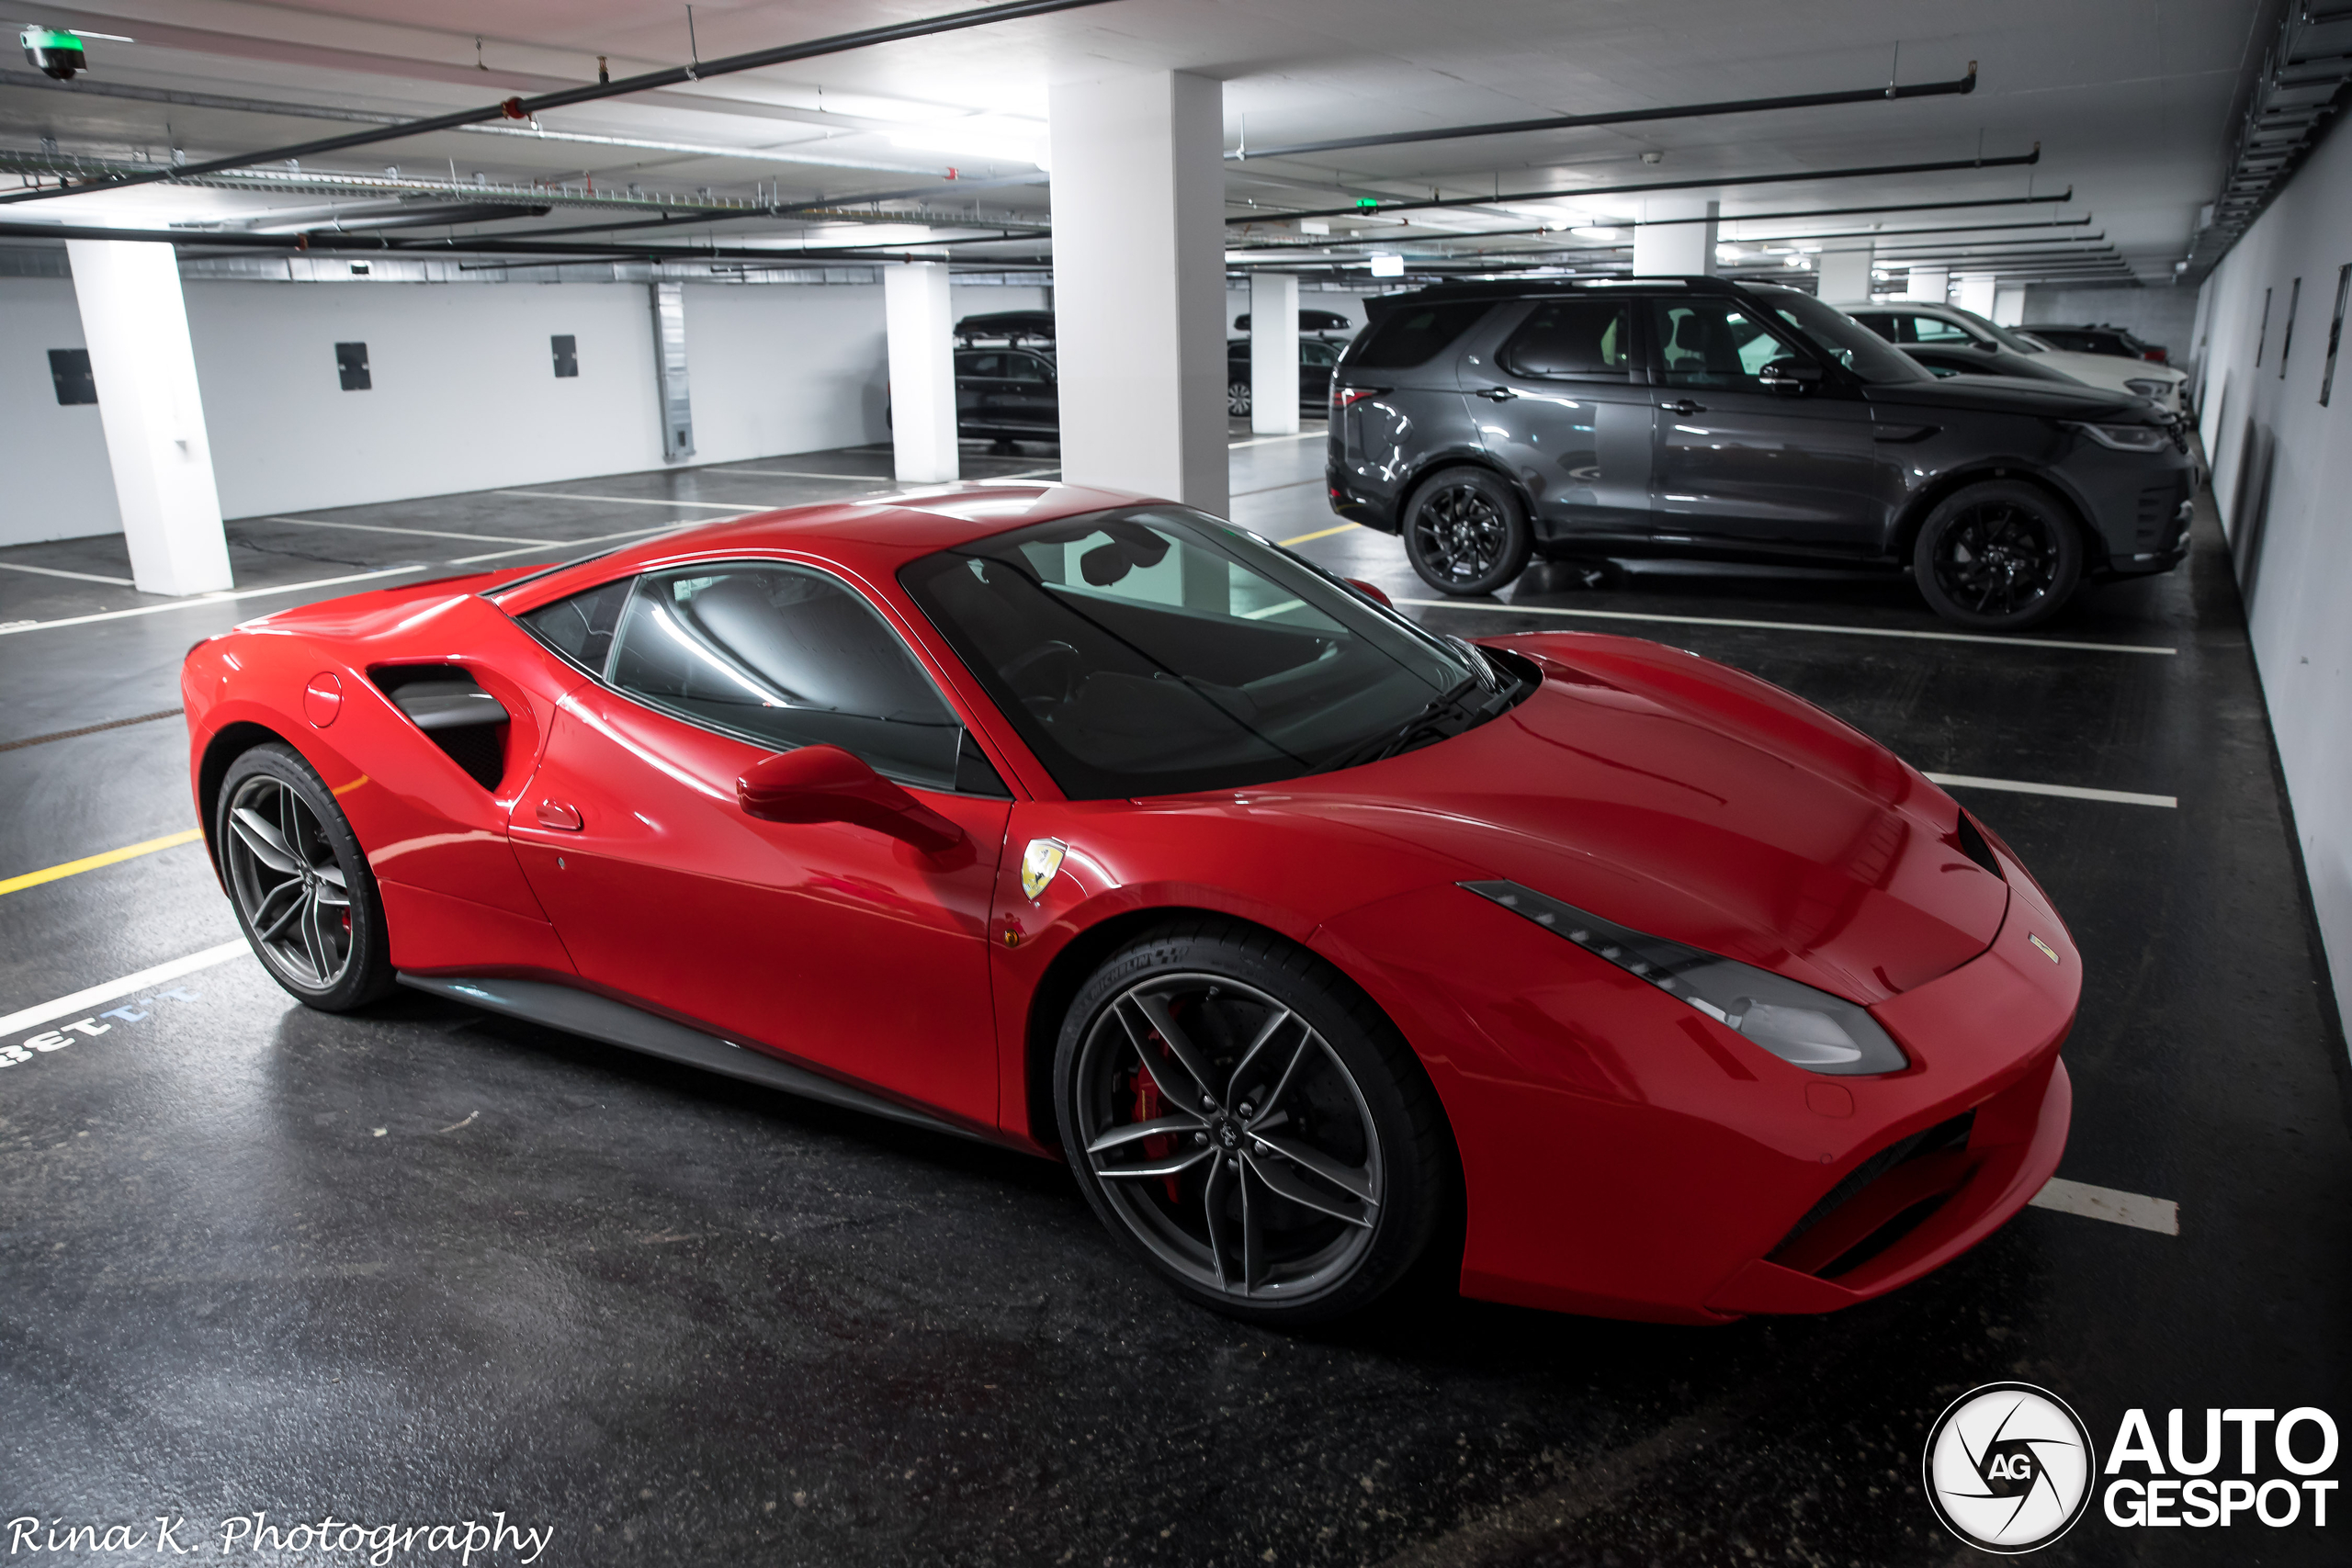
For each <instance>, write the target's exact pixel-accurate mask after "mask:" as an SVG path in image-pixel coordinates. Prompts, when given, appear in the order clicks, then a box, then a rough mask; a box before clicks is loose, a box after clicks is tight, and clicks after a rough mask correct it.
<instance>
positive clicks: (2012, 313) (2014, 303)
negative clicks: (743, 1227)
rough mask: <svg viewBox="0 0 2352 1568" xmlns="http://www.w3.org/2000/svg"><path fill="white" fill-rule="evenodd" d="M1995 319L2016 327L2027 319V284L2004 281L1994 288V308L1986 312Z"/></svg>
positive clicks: (2004, 324)
mask: <svg viewBox="0 0 2352 1568" xmlns="http://www.w3.org/2000/svg"><path fill="white" fill-rule="evenodd" d="M1985 314H1986V315H1988V316H1990V317H1992V318H1993V320H1994V321H1995V322H1996V323H1997V324H1999V325H2001V326H2005V327H2014V326H2016V325H2018V323H2019V322H2021V321H2024V320H2025V285H2024V284H2022V283H2004V284H2002V285H2001V286H2000V287H1998V288H1996V289H1994V290H1993V308H1992V309H1991V310H1987V311H1986V312H1985Z"/></svg>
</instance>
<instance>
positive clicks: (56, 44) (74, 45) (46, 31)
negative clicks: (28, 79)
mask: <svg viewBox="0 0 2352 1568" xmlns="http://www.w3.org/2000/svg"><path fill="white" fill-rule="evenodd" d="M17 42H18V43H20V44H23V45H24V46H25V58H26V59H27V60H28V61H30V62H33V64H35V65H36V66H39V67H40V73H41V74H42V75H44V76H54V77H55V78H57V80H59V81H61V82H71V81H72V80H74V73H75V72H77V71H87V70H88V69H89V68H90V59H89V56H87V55H85V54H84V53H83V52H82V40H81V39H78V38H75V37H74V35H73V34H72V33H62V32H59V31H58V30H57V29H56V28H26V29H25V30H24V31H23V32H21V33H18V34H17Z"/></svg>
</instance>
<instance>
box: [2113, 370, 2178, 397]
mask: <svg viewBox="0 0 2352 1568" xmlns="http://www.w3.org/2000/svg"><path fill="white" fill-rule="evenodd" d="M2123 385H2124V386H2125V387H2126V388H2127V389H2130V390H2131V391H2134V392H2137V393H2139V394H2140V395H2141V396H2142V397H2143V398H2154V399H2155V400H2157V401H2158V402H2162V401H2164V400H2165V399H2166V398H2169V397H2171V396H2172V383H2171V382H2170V381H2161V380H2158V379H2157V378H2154V377H2153V376H2133V377H2131V378H2127V379H2126V380H2125V381H2124V383H2123Z"/></svg>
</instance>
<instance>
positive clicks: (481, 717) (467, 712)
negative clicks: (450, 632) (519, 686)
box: [368, 664, 508, 790]
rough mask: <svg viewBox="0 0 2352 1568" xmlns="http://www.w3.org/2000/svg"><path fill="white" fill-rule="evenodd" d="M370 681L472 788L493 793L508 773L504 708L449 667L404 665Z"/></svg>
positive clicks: (374, 672)
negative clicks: (476, 786) (460, 770)
mask: <svg viewBox="0 0 2352 1568" xmlns="http://www.w3.org/2000/svg"><path fill="white" fill-rule="evenodd" d="M368 678H369V679H370V680H372V681H374V682H376V685H377V687H378V688H379V690H381V691H382V692H383V694H385V695H386V696H388V697H390V698H391V699H392V705H393V706H395V707H397V708H399V709H400V710H401V712H402V713H404V714H406V715H408V718H409V722H410V723H411V724H413V725H415V726H416V727H417V728H419V729H421V730H423V731H424V734H425V738H426V739H429V740H431V741H432V742H433V743H434V744H435V746H438V747H440V748H441V750H444V751H446V752H447V753H448V754H449V760H450V761H453V762H455V763H457V764H458V766H459V767H460V768H463V769H464V770H465V771H466V773H467V775H468V776H469V777H470V778H471V779H472V780H473V781H474V783H476V784H480V785H481V787H482V788H484V789H487V790H495V789H496V788H497V787H498V781H499V780H500V779H501V778H503V776H504V775H505V773H506V727H507V723H508V716H507V712H506V709H505V706H504V705H503V704H501V703H500V702H499V700H498V699H497V698H496V697H493V696H492V695H491V694H489V693H488V692H485V691H483V690H482V689H481V684H480V683H479V682H476V681H475V680H474V678H473V677H472V676H471V675H469V674H467V673H466V672H465V671H463V670H461V669H458V667H457V666H455V665H450V664H403V665H393V666H391V667H390V668H388V669H383V670H371V671H368Z"/></svg>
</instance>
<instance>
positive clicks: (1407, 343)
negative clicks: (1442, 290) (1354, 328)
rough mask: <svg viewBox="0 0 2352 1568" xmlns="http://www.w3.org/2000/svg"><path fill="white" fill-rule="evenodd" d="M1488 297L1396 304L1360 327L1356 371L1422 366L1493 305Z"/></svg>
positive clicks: (1405, 368) (1465, 330) (1468, 328)
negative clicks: (1431, 303)
mask: <svg viewBox="0 0 2352 1568" xmlns="http://www.w3.org/2000/svg"><path fill="white" fill-rule="evenodd" d="M1493 305H1494V301H1492V300H1490V299H1476V300H1464V301H1462V302H1460V303H1457V304H1445V305H1399V306H1397V308H1396V309H1394V310H1390V311H1389V312H1388V313H1387V314H1386V315H1385V316H1383V317H1381V318H1380V320H1379V321H1375V322H1374V323H1373V324H1372V325H1371V326H1369V327H1367V328H1365V329H1364V335H1363V339H1362V341H1361V342H1360V343H1359V344H1358V346H1357V349H1356V356H1355V366H1356V368H1358V369H1360V370H1407V369H1410V368H1411V367H1414V366H1416V365H1426V364H1428V363H1429V362H1430V360H1432V359H1435V358H1436V357H1437V356H1438V352H1439V351H1440V350H1441V349H1443V348H1444V347H1446V346H1447V345H1448V344H1451V343H1453V340H1454V339H1455V338H1458V337H1460V336H1461V335H1462V334H1463V333H1465V332H1467V331H1469V330H1470V326H1471V323H1472V322H1474V321H1477V320H1478V318H1479V317H1481V316H1483V315H1485V314H1486V313H1487V311H1488V310H1491V309H1492V308H1493Z"/></svg>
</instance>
